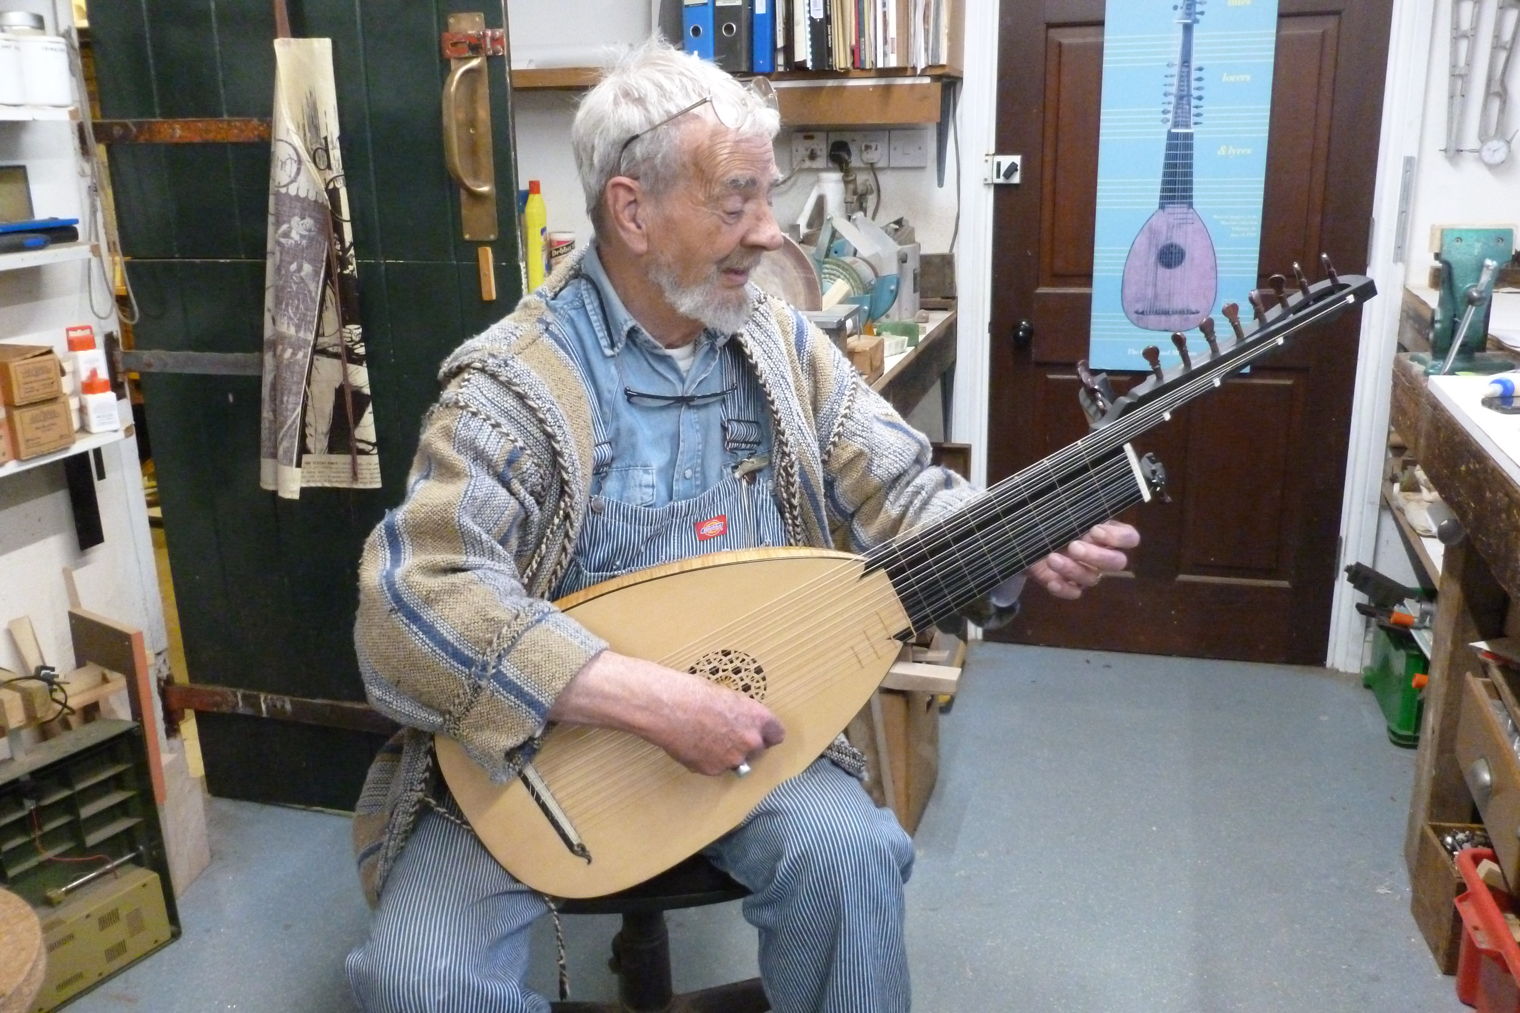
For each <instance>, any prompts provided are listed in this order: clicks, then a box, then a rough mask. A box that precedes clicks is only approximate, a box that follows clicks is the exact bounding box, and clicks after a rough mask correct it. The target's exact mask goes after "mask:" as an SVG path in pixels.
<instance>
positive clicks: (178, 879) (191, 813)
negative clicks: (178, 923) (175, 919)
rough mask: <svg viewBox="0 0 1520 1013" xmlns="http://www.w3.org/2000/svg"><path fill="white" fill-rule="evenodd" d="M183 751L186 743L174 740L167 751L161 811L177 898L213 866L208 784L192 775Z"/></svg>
mask: <svg viewBox="0 0 1520 1013" xmlns="http://www.w3.org/2000/svg"><path fill="white" fill-rule="evenodd" d="M184 749H185V743H184V741H183V740H179V741H171V742H170V743H169V746H168V748H167V749H165V750H164V753H163V760H164V784H165V786H166V787H167V789H168V794H167V796H166V797H165V799H164V804H163V806H162V807H160V809H159V812H160V814H161V816H162V819H161V820H160V822H161V823H162V824H163V828H164V851H165V852H166V853H167V854H168V857H169V879H170V880H171V881H172V882H173V885H174V895H175V896H176V897H178V896H180V895H182V894H183V893H184V892H185V888H186V887H188V886H189V885H190V884H191V883H193V882H195V879H196V877H197V876H199V875H200V874H201V873H202V872H204V871H205V870H206V867H207V866H208V865H210V864H211V843H210V840H209V838H208V836H207V833H206V787H205V781H204V779H202V778H199V777H195V776H193V775H192V774H191V772H190V770H189V766H188V764H187V762H186V757H185V753H184Z"/></svg>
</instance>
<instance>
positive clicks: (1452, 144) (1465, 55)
mask: <svg viewBox="0 0 1520 1013" xmlns="http://www.w3.org/2000/svg"><path fill="white" fill-rule="evenodd" d="M1477 28H1478V0H1451V64H1450V70H1449V71H1448V72H1447V78H1446V147H1445V148H1442V149H1441V150H1442V151H1444V152H1446V157H1447V158H1451V157H1452V156H1454V155H1455V154H1456V153H1457V152H1458V151H1459V150H1460V149H1459V148H1458V143H1459V142H1458V135H1459V134H1461V132H1462V105H1463V103H1464V102H1465V101H1466V99H1467V79H1468V77H1469V76H1471V74H1472V63H1473V41H1474V38H1475V35H1476V32H1477Z"/></svg>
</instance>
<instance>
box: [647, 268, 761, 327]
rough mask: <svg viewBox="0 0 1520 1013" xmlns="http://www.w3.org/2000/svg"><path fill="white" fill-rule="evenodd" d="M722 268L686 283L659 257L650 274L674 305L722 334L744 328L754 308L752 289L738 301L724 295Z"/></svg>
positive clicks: (688, 316)
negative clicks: (719, 278) (719, 276)
mask: <svg viewBox="0 0 1520 1013" xmlns="http://www.w3.org/2000/svg"><path fill="white" fill-rule="evenodd" d="M717 272H718V269H717V268H714V269H713V273H712V276H710V277H709V278H708V279H707V280H705V281H701V282H698V283H697V284H695V285H682V284H681V281H680V279H679V278H677V277H676V274H675V272H674V271H673V270H671V269H670V267H669V266H668V265H666V264H665V263H663V262H660V261H655V262H654V263H652V264H650V266H649V276H650V278H652V279H654V283H655V284H656V285H658V286H659V287H660V294H661V295H663V296H664V297H665V301H666V302H668V303H669V304H670V306H671V308H672V309H674V310H675V311H676V312H677V313H679V314H681V315H682V316H683V317H686V318H687V319H689V320H696V321H698V322H699V323H701V324H702V326H704V327H710V328H712V329H713V330H715V331H717V332H718V333H720V334H733V333H735V332H737V331H741V330H743V329H744V325H745V324H747V323H749V318H750V314H751V313H752V312H753V311H754V306H753V305H752V304H751V302H750V299H749V295H748V293H745V296H744V298H743V299H742V300H741V301H739V302H738V303H737V304H735V303H732V302H730V301H728V300H727V299H725V298H724V295H725V291H724V290H723V289H720V288H718V284H717Z"/></svg>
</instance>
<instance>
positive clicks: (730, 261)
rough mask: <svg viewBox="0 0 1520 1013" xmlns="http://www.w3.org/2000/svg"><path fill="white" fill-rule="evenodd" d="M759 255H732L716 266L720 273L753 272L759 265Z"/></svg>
mask: <svg viewBox="0 0 1520 1013" xmlns="http://www.w3.org/2000/svg"><path fill="white" fill-rule="evenodd" d="M760 256H761V255H760V254H758V253H747V254H737V253H736V254H734V255H733V256H731V257H727V258H725V259H724V260H723V261H722V262H720V263H719V264H718V270H720V271H753V270H754V269H755V268H756V267H758V266H759V265H760Z"/></svg>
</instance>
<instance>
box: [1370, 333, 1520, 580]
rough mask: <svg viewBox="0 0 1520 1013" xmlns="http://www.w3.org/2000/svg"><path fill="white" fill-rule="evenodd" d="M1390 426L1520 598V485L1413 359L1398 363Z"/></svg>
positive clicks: (1496, 576) (1486, 559)
mask: <svg viewBox="0 0 1520 1013" xmlns="http://www.w3.org/2000/svg"><path fill="white" fill-rule="evenodd" d="M1389 423H1390V424H1391V425H1392V426H1393V428H1394V429H1396V430H1397V431H1398V433H1399V435H1400V436H1402V437H1403V438H1404V440H1405V441H1406V442H1407V443H1408V444H1409V448H1410V450H1411V451H1412V452H1413V454H1414V456H1415V459H1416V460H1418V461H1419V463H1420V466H1421V467H1422V468H1424V469H1425V474H1426V475H1428V476H1429V477H1430V482H1431V484H1432V485H1433V486H1435V488H1436V491H1437V492H1439V493H1440V494H1441V498H1442V499H1443V500H1445V501H1446V505H1447V506H1449V507H1451V509H1452V512H1453V513H1455V514H1456V515H1457V518H1458V519H1459V520H1460V521H1461V522H1462V525H1463V527H1464V528H1466V529H1467V536H1468V537H1469V538H1471V539H1472V542H1473V546H1474V548H1476V549H1477V550H1478V552H1479V554H1480V555H1482V557H1483V559H1484V562H1485V563H1486V564H1487V565H1488V566H1489V567H1490V568H1491V570H1492V571H1493V576H1494V579H1495V580H1497V581H1498V582H1499V584H1500V586H1502V587H1503V588H1504V590H1505V592H1506V593H1508V595H1509V596H1510V597H1511V598H1515V599H1520V483H1517V482H1516V481H1515V479H1514V478H1513V477H1512V476H1511V474H1510V471H1509V469H1508V468H1507V467H1505V465H1504V464H1503V463H1501V462H1500V461H1498V460H1496V459H1495V458H1494V456H1493V454H1491V453H1490V452H1489V451H1488V450H1487V449H1485V447H1484V446H1483V444H1482V442H1481V440H1480V438H1479V436H1478V435H1477V434H1476V433H1475V432H1474V431H1473V430H1472V429H1471V427H1470V426H1469V425H1468V424H1466V423H1464V421H1463V420H1462V419H1460V418H1459V417H1458V416H1457V415H1456V414H1454V413H1453V412H1452V410H1451V409H1450V408H1449V407H1448V406H1447V405H1445V404H1443V403H1442V401H1441V400H1440V399H1439V398H1438V397H1436V396H1435V394H1434V393H1433V392H1432V391H1431V389H1430V386H1429V383H1428V381H1427V377H1426V376H1425V369H1424V367H1423V366H1422V365H1421V364H1419V363H1417V362H1415V361H1413V360H1412V359H1410V357H1409V356H1407V355H1400V356H1398V357H1397V359H1395V361H1394V368H1393V395H1392V403H1391V405H1390V408H1389ZM1515 424H1516V425H1517V426H1520V418H1517V419H1516V423H1515Z"/></svg>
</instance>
